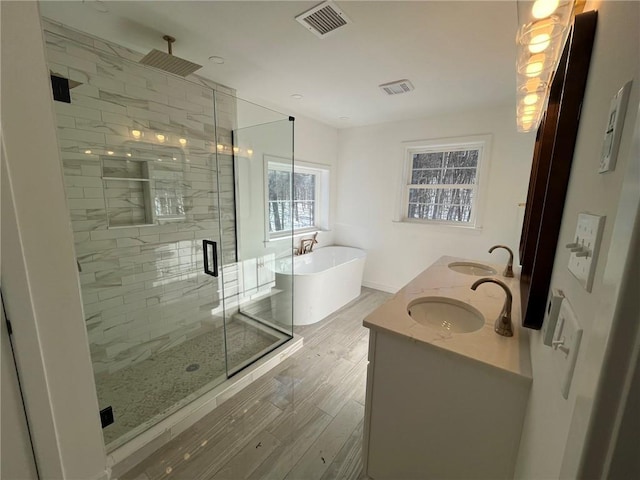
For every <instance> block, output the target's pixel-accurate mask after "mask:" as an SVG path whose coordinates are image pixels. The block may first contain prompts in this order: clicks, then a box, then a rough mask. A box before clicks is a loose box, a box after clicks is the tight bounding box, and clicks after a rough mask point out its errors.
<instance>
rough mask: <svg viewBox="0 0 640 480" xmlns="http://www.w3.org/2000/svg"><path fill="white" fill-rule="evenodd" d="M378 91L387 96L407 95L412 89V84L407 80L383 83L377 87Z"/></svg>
mask: <svg viewBox="0 0 640 480" xmlns="http://www.w3.org/2000/svg"><path fill="white" fill-rule="evenodd" d="M378 87H380V90H382V91H383V92H385V93H386V94H387V95H399V94H401V93H407V92H410V91H411V90H413V89H414V87H413V84H412V83H411V82H410V81H409V80H407V79H404V80H396V81H395V82H389V83H383V84H382V85H378Z"/></svg>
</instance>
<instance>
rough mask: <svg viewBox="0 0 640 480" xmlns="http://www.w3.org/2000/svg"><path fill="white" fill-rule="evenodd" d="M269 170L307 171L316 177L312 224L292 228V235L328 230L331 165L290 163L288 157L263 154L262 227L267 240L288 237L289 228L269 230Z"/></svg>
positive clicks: (297, 161)
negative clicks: (263, 198) (263, 219)
mask: <svg viewBox="0 0 640 480" xmlns="http://www.w3.org/2000/svg"><path fill="white" fill-rule="evenodd" d="M269 170H281V171H286V172H290V173H291V174H292V176H293V174H294V173H308V174H313V175H315V177H316V187H315V198H314V207H315V211H314V225H313V226H310V227H305V228H297V229H294V230H293V235H294V236H295V235H303V234H306V233H313V232H317V231H322V230H328V225H329V181H330V177H331V167H330V166H329V165H323V164H317V163H311V162H303V161H299V160H295V162H294V164H293V168H292V165H291V163H290V161H289V160H288V159H285V158H280V157H276V156H273V155H265V156H264V197H265V202H264V205H265V208H264V212H265V213H264V218H265V223H264V228H265V238H266V239H267V240H277V239H280V238H286V237H289V236H290V234H291V230H286V231H283V232H270V231H269Z"/></svg>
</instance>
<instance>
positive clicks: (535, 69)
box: [525, 53, 545, 77]
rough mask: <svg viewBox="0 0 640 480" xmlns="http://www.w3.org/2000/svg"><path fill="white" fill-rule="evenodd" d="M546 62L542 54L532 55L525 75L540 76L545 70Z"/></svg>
mask: <svg viewBox="0 0 640 480" xmlns="http://www.w3.org/2000/svg"><path fill="white" fill-rule="evenodd" d="M544 60H545V56H544V54H542V53H537V54H535V55H532V56H531V58H530V59H529V61H528V62H527V66H526V67H525V75H526V76H527V77H536V76H538V75H540V74H541V73H542V70H544Z"/></svg>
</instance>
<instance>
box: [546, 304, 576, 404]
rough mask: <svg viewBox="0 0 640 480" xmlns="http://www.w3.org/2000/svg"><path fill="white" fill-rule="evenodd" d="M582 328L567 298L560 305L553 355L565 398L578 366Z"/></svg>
mask: <svg viewBox="0 0 640 480" xmlns="http://www.w3.org/2000/svg"><path fill="white" fill-rule="evenodd" d="M581 340H582V328H580V324H579V323H578V319H577V318H576V315H575V313H574V312H573V310H572V309H571V305H570V304H569V301H568V300H567V299H566V298H565V299H564V301H563V302H562V305H561V306H560V313H559V315H558V323H557V324H556V329H555V332H554V335H553V341H552V347H553V350H552V351H551V356H552V358H553V365H554V370H555V371H556V375H557V377H558V380H559V382H560V391H561V392H562V396H563V397H564V398H569V389H570V388H571V380H572V379H573V372H574V370H575V367H576V360H577V358H578V351H579V350H580V341H581Z"/></svg>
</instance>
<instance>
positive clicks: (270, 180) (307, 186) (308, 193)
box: [267, 161, 329, 237]
mask: <svg viewBox="0 0 640 480" xmlns="http://www.w3.org/2000/svg"><path fill="white" fill-rule="evenodd" d="M293 170H294V171H293V172H292V171H291V165H287V164H284V163H278V162H274V161H268V162H267V197H268V198H267V203H268V210H267V219H268V221H267V224H268V233H269V237H277V236H279V234H280V235H286V234H288V233H289V232H291V230H292V229H293V231H294V232H304V231H311V230H318V229H320V228H326V218H325V217H326V212H327V210H328V208H327V205H325V204H326V202H327V199H328V195H327V192H326V190H327V187H328V183H329V182H328V175H329V170H328V169H326V168H318V167H310V166H306V165H299V164H298V162H296V164H295V166H294V168H293Z"/></svg>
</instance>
